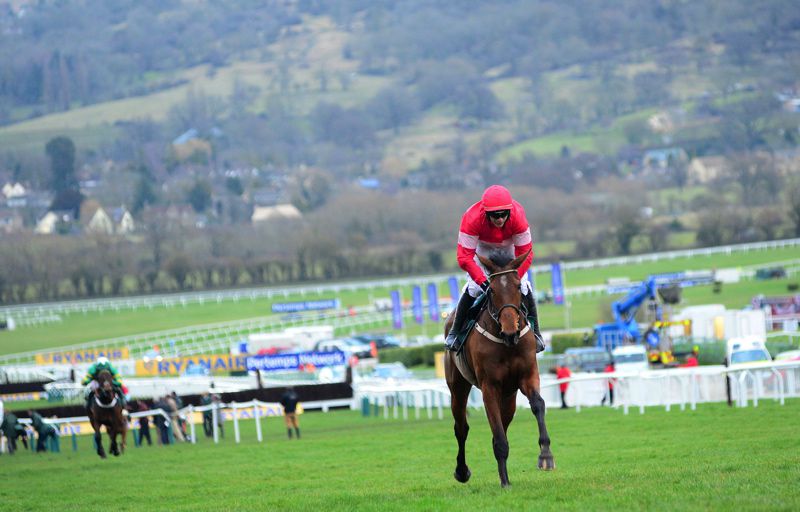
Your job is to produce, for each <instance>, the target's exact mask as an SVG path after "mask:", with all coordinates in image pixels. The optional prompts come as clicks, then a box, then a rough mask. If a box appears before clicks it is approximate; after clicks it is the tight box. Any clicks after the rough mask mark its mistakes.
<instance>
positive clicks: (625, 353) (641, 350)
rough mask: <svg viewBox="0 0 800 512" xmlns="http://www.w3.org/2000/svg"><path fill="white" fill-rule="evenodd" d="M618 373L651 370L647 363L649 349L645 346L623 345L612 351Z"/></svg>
mask: <svg viewBox="0 0 800 512" xmlns="http://www.w3.org/2000/svg"><path fill="white" fill-rule="evenodd" d="M611 359H612V360H613V361H614V370H616V371H642V370H649V369H650V364H649V363H648V362H647V349H646V348H645V347H644V345H623V346H621V347H617V348H615V349H614V350H612V351H611Z"/></svg>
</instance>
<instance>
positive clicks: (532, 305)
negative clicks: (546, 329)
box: [522, 290, 544, 354]
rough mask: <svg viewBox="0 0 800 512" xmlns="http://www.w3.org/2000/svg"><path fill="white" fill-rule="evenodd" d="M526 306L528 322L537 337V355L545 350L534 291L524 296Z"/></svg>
mask: <svg viewBox="0 0 800 512" xmlns="http://www.w3.org/2000/svg"><path fill="white" fill-rule="evenodd" d="M522 300H523V302H524V304H525V309H527V310H528V320H529V321H530V323H531V328H532V329H533V334H534V336H536V353H537V354H538V353H539V352H542V351H543V350H544V338H542V333H541V332H539V313H538V312H537V311H536V299H534V298H533V290H530V291H529V292H528V294H527V295H523V296H522Z"/></svg>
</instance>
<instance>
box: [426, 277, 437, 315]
mask: <svg viewBox="0 0 800 512" xmlns="http://www.w3.org/2000/svg"><path fill="white" fill-rule="evenodd" d="M428 313H429V314H430V315H431V322H438V321H439V291H438V290H437V289H436V283H429V284H428Z"/></svg>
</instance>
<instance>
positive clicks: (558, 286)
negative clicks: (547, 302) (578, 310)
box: [550, 263, 564, 306]
mask: <svg viewBox="0 0 800 512" xmlns="http://www.w3.org/2000/svg"><path fill="white" fill-rule="evenodd" d="M550 277H551V279H552V284H553V304H556V305H559V306H561V305H563V304H564V280H563V276H562V275H561V263H553V264H552V265H550Z"/></svg>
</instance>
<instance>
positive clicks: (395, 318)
mask: <svg viewBox="0 0 800 512" xmlns="http://www.w3.org/2000/svg"><path fill="white" fill-rule="evenodd" d="M390 295H391V297H392V326H393V327H394V328H395V329H402V328H403V304H401V303H400V290H392V292H391V293H390Z"/></svg>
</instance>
